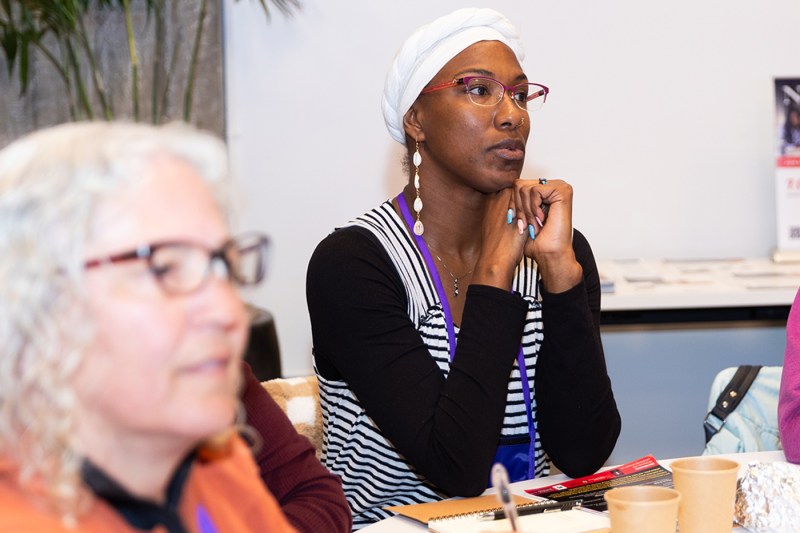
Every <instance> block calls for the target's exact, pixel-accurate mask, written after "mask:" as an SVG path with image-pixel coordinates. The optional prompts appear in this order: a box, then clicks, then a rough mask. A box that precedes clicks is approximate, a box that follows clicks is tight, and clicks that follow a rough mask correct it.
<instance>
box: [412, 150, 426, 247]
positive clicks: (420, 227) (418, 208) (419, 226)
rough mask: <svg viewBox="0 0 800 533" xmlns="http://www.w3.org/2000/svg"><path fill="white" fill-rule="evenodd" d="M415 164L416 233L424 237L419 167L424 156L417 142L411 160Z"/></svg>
mask: <svg viewBox="0 0 800 533" xmlns="http://www.w3.org/2000/svg"><path fill="white" fill-rule="evenodd" d="M411 160H412V162H413V163H414V189H416V191H417V197H416V198H414V212H415V213H417V221H416V222H414V233H415V234H417V235H422V234H423V233H425V226H423V225H422V221H421V220H420V219H419V214H420V212H421V211H422V198H420V197H419V166H420V165H421V164H422V154H420V153H419V141H417V142H416V150H415V151H414V157H413V158H412V159H411Z"/></svg>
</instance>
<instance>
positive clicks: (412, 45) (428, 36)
mask: <svg viewBox="0 0 800 533" xmlns="http://www.w3.org/2000/svg"><path fill="white" fill-rule="evenodd" d="M479 41H500V42H501V43H503V44H505V45H506V46H508V47H509V48H511V50H512V51H513V52H514V54H515V55H516V56H517V60H518V61H519V62H520V63H521V62H522V59H523V58H524V57H525V52H524V51H523V49H522V41H521V40H520V38H519V35H518V34H517V29H516V28H515V27H514V26H513V25H512V24H511V22H510V21H509V20H508V19H507V18H505V17H504V16H503V15H501V14H500V13H498V12H497V11H495V10H493V9H479V8H464V9H458V10H456V11H453V12H452V13H450V14H449V15H445V16H443V17H440V18H438V19H436V20H434V21H433V22H431V23H430V24H427V25H425V26H422V27H421V28H419V29H418V30H417V31H415V32H414V33H413V34H412V35H411V37H409V38H408V39H407V40H406V42H405V43H403V46H402V47H401V48H400V51H398V52H397V55H396V56H395V58H394V62H393V63H392V67H391V68H390V69H389V73H388V74H387V75H386V84H385V85H384V88H383V100H382V102H381V107H382V108H383V119H384V121H385V122H386V127H387V128H388V129H389V134H390V135H391V136H392V138H393V139H394V140H396V141H397V142H399V143H400V144H405V143H406V133H405V130H404V129H403V116H404V115H405V114H406V112H407V111H408V110H409V109H410V108H411V105H412V104H413V103H414V101H415V100H416V99H417V97H418V96H419V93H420V92H421V91H422V89H424V88H425V85H427V84H428V82H430V81H431V80H432V79H433V77H434V76H435V75H436V74H437V73H438V72H439V70H441V68H442V67H443V66H444V65H445V64H446V63H447V62H448V61H450V60H451V59H453V58H454V57H455V56H456V55H458V54H459V53H460V52H461V51H462V50H464V49H465V48H467V47H468V46H470V45H472V44H475V43H477V42H479Z"/></svg>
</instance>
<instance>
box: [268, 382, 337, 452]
mask: <svg viewBox="0 0 800 533" xmlns="http://www.w3.org/2000/svg"><path fill="white" fill-rule="evenodd" d="M261 385H262V386H263V387H264V388H265V389H266V390H267V392H268V393H269V394H270V396H272V398H273V399H274V400H275V403H277V404H278V406H279V407H280V408H281V409H283V412H284V413H286V416H288V417H289V420H291V421H292V424H294V427H295V429H296V430H297V432H298V433H300V434H301V435H303V436H305V437H306V438H308V440H310V441H311V444H313V445H314V448H315V449H316V450H317V458H319V457H320V456H321V454H322V411H321V410H320V407H319V384H318V383H317V376H302V377H297V378H277V379H270V380H267V381H262V382H261Z"/></svg>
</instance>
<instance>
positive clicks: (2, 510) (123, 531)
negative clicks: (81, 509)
mask: <svg viewBox="0 0 800 533" xmlns="http://www.w3.org/2000/svg"><path fill="white" fill-rule="evenodd" d="M18 473H19V471H18V469H17V468H16V466H15V465H14V463H12V462H10V461H9V460H7V459H4V458H3V457H1V456H0V533H5V532H8V533H11V532H14V533H17V532H21V531H25V532H30V533H75V532H76V531H79V532H80V533H108V532H109V531H113V532H115V533H117V532H119V533H141V530H140V529H135V528H133V527H132V526H131V525H130V524H128V523H127V522H126V521H125V519H124V518H123V517H122V516H121V515H120V514H118V513H117V512H116V511H115V510H114V508H113V507H112V506H110V505H109V504H108V503H106V502H105V501H103V500H101V499H99V498H95V499H94V501H93V503H92V505H91V508H90V509H89V510H88V512H87V513H85V514H83V515H80V517H79V520H78V527H77V528H75V529H71V528H67V527H66V526H64V524H63V523H62V522H61V517H60V516H57V515H55V514H52V513H48V512H46V511H44V510H42V508H41V504H40V501H39V500H37V499H36V498H35V497H32V495H31V493H30V492H27V491H25V490H23V489H22V488H21V487H20V485H19V483H18ZM179 514H180V517H181V520H182V522H183V525H184V527H185V528H186V530H187V531H189V532H191V533H250V532H263V531H270V532H277V533H297V532H296V530H295V529H294V528H293V527H292V526H291V525H289V523H288V522H287V521H286V518H285V517H284V515H283V513H282V512H281V510H280V508H279V507H278V504H277V502H276V501H275V499H274V498H273V497H272V495H271V494H270V493H269V492H268V491H267V489H266V488H265V487H264V485H263V483H262V482H261V478H260V477H259V475H258V468H257V467H256V465H255V463H254V462H253V458H252V455H251V453H250V450H248V449H247V447H246V445H245V444H244V442H242V440H241V439H239V438H238V437H236V438H234V439H233V445H232V446H231V447H230V449H229V452H228V453H225V454H216V455H214V456H210V457H209V456H204V457H203V458H202V459H197V460H195V462H194V464H193V465H192V467H191V472H190V473H189V478H188V479H187V481H186V484H185V485H184V489H183V494H182V495H181V498H180V504H179ZM151 531H152V532H153V533H167V532H166V529H165V528H164V527H163V526H157V527H156V528H154V529H152V530H151Z"/></svg>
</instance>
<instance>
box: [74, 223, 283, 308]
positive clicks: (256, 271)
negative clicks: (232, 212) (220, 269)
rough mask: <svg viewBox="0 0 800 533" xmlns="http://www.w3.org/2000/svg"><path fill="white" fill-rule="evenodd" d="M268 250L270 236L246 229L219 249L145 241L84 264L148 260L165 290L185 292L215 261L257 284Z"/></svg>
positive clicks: (242, 281)
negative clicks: (139, 244)
mask: <svg viewBox="0 0 800 533" xmlns="http://www.w3.org/2000/svg"><path fill="white" fill-rule="evenodd" d="M268 253H269V238H267V237H266V236H265V235H261V234H259V233H246V234H243V235H240V236H238V237H233V238H231V239H229V240H228V241H226V242H225V243H224V244H223V245H222V246H221V247H220V248H218V249H216V250H212V249H209V248H207V247H206V246H203V245H201V244H198V243H193V242H184V241H171V242H160V243H155V244H144V245H142V246H139V247H138V248H136V249H135V250H131V251H129V252H122V253H119V254H115V255H111V256H108V257H101V258H97V259H90V260H88V261H86V262H85V263H84V268H87V269H90V268H97V267H100V266H104V265H109V264H115V263H122V262H126V261H136V260H145V261H147V267H148V269H149V270H150V272H151V273H152V274H153V276H154V277H155V278H156V281H158V284H159V285H160V286H161V288H162V289H163V290H164V291H165V292H167V293H170V294H186V293H190V292H194V291H196V290H199V289H200V288H202V287H203V286H204V285H205V284H206V282H207V281H208V278H209V276H210V274H211V271H212V270H213V269H214V264H215V263H216V264H222V265H223V266H224V268H225V275H226V276H227V278H228V279H229V280H230V281H232V282H233V283H236V284H238V285H255V284H257V283H259V282H260V281H261V280H262V279H264V275H265V274H266V266H267V259H268Z"/></svg>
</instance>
